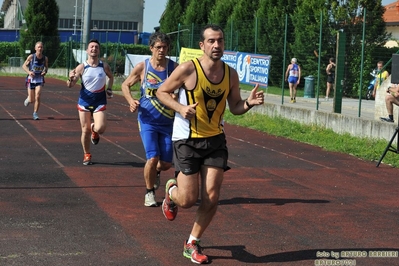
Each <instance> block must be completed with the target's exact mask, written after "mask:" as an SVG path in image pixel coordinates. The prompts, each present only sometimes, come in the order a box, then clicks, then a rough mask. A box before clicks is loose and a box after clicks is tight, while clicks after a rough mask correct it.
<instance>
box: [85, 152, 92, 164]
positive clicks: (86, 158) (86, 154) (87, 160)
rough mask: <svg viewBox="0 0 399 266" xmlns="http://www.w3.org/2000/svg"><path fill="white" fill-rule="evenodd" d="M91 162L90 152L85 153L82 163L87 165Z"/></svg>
mask: <svg viewBox="0 0 399 266" xmlns="http://www.w3.org/2000/svg"><path fill="white" fill-rule="evenodd" d="M89 164H91V154H90V153H85V155H84V156H83V165H89Z"/></svg>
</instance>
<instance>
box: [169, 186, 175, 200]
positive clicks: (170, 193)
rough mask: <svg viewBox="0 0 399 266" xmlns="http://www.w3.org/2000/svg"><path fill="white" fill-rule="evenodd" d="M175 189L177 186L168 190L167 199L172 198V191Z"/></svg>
mask: <svg viewBox="0 0 399 266" xmlns="http://www.w3.org/2000/svg"><path fill="white" fill-rule="evenodd" d="M175 188H177V186H173V187H171V188H169V192H168V193H169V197H170V198H172V190H173V189H175Z"/></svg>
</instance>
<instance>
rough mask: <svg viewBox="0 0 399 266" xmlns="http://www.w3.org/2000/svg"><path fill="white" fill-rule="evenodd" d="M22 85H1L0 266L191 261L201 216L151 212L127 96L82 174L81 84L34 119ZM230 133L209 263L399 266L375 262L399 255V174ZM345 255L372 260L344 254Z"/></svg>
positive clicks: (239, 131) (55, 88) (116, 103)
mask: <svg viewBox="0 0 399 266" xmlns="http://www.w3.org/2000/svg"><path fill="white" fill-rule="evenodd" d="M23 85H24V78H5V77H1V82H0V123H1V125H0V145H1V149H0V165H1V170H0V171H1V173H0V265H74V266H75V265H191V264H192V263H191V262H190V261H189V260H188V259H186V258H184V257H183V256H182V247H183V241H184V240H185V239H186V238H187V237H188V236H189V233H190V230H191V226H192V222H193V219H194V214H195V210H196V208H195V207H194V208H191V209H188V210H182V209H181V210H179V215H178V216H177V218H176V220H175V221H173V222H169V221H166V220H165V218H164V217H163V215H162V212H161V209H160V208H159V207H158V208H148V207H144V204H143V203H144V193H145V187H144V180H143V177H142V172H143V165H144V158H145V155H144V152H143V147H142V144H141V141H140V137H139V133H138V129H137V119H136V114H132V113H130V112H129V111H128V106H127V104H126V102H125V100H124V98H123V97H120V96H115V97H114V98H113V99H112V100H110V102H109V105H108V118H109V119H108V121H109V123H108V128H107V131H106V133H105V134H104V135H103V136H102V137H101V141H100V143H99V145H97V146H92V155H93V162H94V164H93V165H91V166H83V165H82V157H83V154H82V148H81V144H80V126H79V121H78V115H77V110H76V101H77V98H78V93H79V88H78V87H75V88H72V89H68V88H67V87H66V86H65V85H64V82H61V81H57V80H54V79H50V78H49V79H47V83H46V86H45V88H44V90H43V93H42V105H41V108H40V111H39V116H40V118H41V119H40V120H39V121H33V120H32V110H33V107H32V106H31V105H30V106H28V107H24V106H23V101H24V99H25V98H26V90H25V89H24V87H23ZM226 131H227V136H228V137H227V140H228V146H229V151H230V158H229V165H230V166H231V167H232V169H231V170H230V171H228V172H226V175H225V181H224V186H223V189H222V195H221V199H220V207H219V209H218V213H217V215H216V216H215V219H214V221H213V222H212V223H211V226H210V227H209V228H208V230H207V231H206V232H205V235H204V236H203V237H202V245H203V247H204V253H205V254H207V255H208V256H209V258H210V263H211V264H213V265H301V266H302V265H317V264H316V263H317V262H318V261H317V260H318V259H322V258H328V259H333V258H332V257H331V256H334V255H335V254H338V255H340V256H339V259H340V260H342V259H349V260H351V261H352V262H355V263H356V265H367V266H368V265H399V258H398V257H395V258H373V257H371V256H370V255H371V253H370V254H369V252H372V251H394V253H393V255H395V254H396V256H397V255H398V251H399V236H398V225H399V201H398V196H399V176H398V173H399V170H398V169H394V168H391V167H388V166H386V165H381V166H380V167H378V168H376V167H375V164H376V163H375V162H364V161H361V160H359V159H357V158H354V157H351V156H348V155H345V154H339V153H332V152H326V151H323V150H321V149H320V148H318V147H314V146H310V145H306V144H301V143H297V142H294V141H291V140H287V139H284V138H276V137H273V136H270V135H267V134H264V133H261V132H257V131H254V130H249V129H245V128H240V127H235V126H230V125H226ZM381 152H382V151H381ZM398 159H399V157H398ZM172 176H173V169H171V170H170V171H168V172H167V173H164V174H163V176H162V184H163V185H162V186H161V188H160V190H158V191H157V200H158V201H159V202H161V201H162V199H163V196H164V193H163V191H164V190H163V189H164V184H165V182H166V180H167V179H168V178H169V177H172ZM345 251H364V252H365V253H353V254H351V255H350V256H349V258H342V256H341V255H343V253H341V252H345ZM321 252H327V253H324V254H321ZM332 252H333V253H332ZM364 255H366V257H359V256H364ZM380 255H381V254H380ZM382 255H388V254H382ZM335 263H337V261H335ZM341 263H342V261H341ZM352 265H354V264H352Z"/></svg>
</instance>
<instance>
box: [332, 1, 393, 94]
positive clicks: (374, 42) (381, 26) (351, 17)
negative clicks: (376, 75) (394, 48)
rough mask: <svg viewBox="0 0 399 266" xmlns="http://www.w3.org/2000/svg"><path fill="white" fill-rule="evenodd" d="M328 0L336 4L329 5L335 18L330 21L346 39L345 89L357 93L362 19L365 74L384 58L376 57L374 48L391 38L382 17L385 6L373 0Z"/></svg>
mask: <svg viewBox="0 0 399 266" xmlns="http://www.w3.org/2000/svg"><path fill="white" fill-rule="evenodd" d="M330 2H331V5H332V6H333V7H335V8H333V9H331V15H332V18H333V20H334V22H335V23H334V24H333V25H335V27H336V30H342V31H343V32H345V34H346V40H347V44H346V54H345V59H346V62H345V66H346V67H345V74H344V79H345V82H344V84H345V85H344V92H345V94H346V95H348V96H357V95H358V94H359V84H360V80H359V77H360V75H359V74H360V67H361V53H360V51H362V33H363V22H365V29H366V30H365V42H364V43H365V46H364V54H363V56H364V62H363V66H364V73H362V74H363V76H364V77H368V73H369V72H370V70H371V69H373V68H375V65H376V62H377V61H378V60H384V58H375V51H381V48H382V47H383V45H384V44H385V42H386V41H387V40H388V39H389V38H390V34H388V33H387V32H386V29H385V22H384V20H383V14H384V12H385V8H384V7H383V6H382V5H381V1H374V0H360V1H359V0H347V1H345V2H342V1H338V0H331V1H330ZM364 14H366V16H364ZM364 17H365V20H364ZM382 49H384V50H386V51H388V50H389V49H386V48H382ZM382 54H386V53H382ZM366 86H367V84H365V85H364V86H363V88H362V90H365V87H366Z"/></svg>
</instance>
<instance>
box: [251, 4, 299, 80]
mask: <svg viewBox="0 0 399 266" xmlns="http://www.w3.org/2000/svg"><path fill="white" fill-rule="evenodd" d="M295 5H296V1H295V0H277V1H276V0H260V1H259V8H258V10H257V12H256V16H257V18H258V27H259V29H258V36H260V38H259V41H258V45H257V53H260V54H265V55H271V56H272V59H271V64H272V67H271V68H270V72H269V85H274V86H281V81H282V76H281V75H282V69H283V66H284V64H283V63H284V62H283V61H284V54H283V51H284V49H283V47H284V41H285V38H284V32H285V22H286V17H287V18H288V16H287V14H292V13H293V9H294V8H295ZM289 32H291V31H289ZM288 37H290V38H291V39H288V42H289V43H291V41H293V40H294V37H293V35H290V36H288ZM289 54H290V52H288V55H289Z"/></svg>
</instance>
